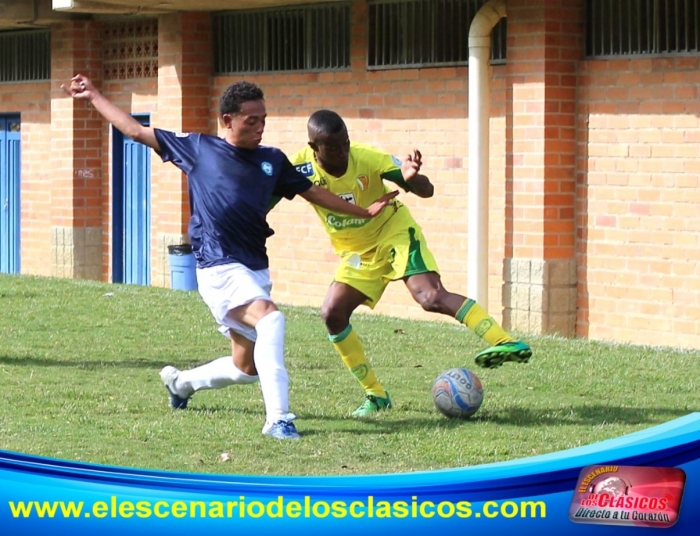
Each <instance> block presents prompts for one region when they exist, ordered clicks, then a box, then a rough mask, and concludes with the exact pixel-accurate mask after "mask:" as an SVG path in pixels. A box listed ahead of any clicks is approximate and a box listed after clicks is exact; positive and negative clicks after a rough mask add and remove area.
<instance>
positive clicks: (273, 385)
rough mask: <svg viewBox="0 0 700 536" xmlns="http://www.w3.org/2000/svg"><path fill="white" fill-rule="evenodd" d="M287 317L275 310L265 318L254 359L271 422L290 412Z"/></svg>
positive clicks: (261, 322)
mask: <svg viewBox="0 0 700 536" xmlns="http://www.w3.org/2000/svg"><path fill="white" fill-rule="evenodd" d="M284 324H285V320H284V315H283V314H282V313H281V312H280V311H274V312H272V313H270V314H268V315H266V316H264V317H262V318H261V319H260V320H259V321H258V324H257V326H255V331H256V332H257V334H258V336H257V339H256V341H255V350H254V351H253V359H254V360H255V368H256V369H258V375H259V377H260V388H261V389H262V394H263V400H264V401H265V413H266V417H267V422H268V423H275V422H277V421H279V420H284V419H285V418H286V416H287V413H288V412H289V375H288V374H287V369H286V368H284Z"/></svg>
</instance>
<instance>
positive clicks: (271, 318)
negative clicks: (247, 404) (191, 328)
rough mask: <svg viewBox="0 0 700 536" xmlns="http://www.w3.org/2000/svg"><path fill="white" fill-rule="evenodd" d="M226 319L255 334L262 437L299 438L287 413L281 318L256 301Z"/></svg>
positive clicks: (273, 309)
mask: <svg viewBox="0 0 700 536" xmlns="http://www.w3.org/2000/svg"><path fill="white" fill-rule="evenodd" d="M265 272H267V270H265ZM268 277H269V276H268ZM268 298H269V296H268ZM227 318H228V319H230V320H232V321H234V322H237V323H239V324H243V325H248V326H253V327H254V328H255V331H256V333H257V338H256V340H255V346H254V348H253V360H254V363H255V367H256V369H257V371H258V377H259V379H260V388H261V390H262V394H263V400H264V402H265V414H266V419H265V426H264V427H263V430H262V432H263V434H266V435H270V436H272V437H274V438H276V439H298V438H299V434H298V432H297V430H296V427H295V425H294V424H293V422H292V421H293V420H294V419H296V416H295V415H294V414H293V413H290V412H289V374H288V373H287V369H286V367H285V363H284V334H285V318H284V315H283V314H282V313H281V312H280V311H279V310H278V309H277V306H276V305H275V304H274V302H272V301H271V300H269V299H257V300H255V301H252V302H250V303H248V304H245V305H242V306H240V307H237V308H235V309H232V310H230V311H229V312H228V314H227Z"/></svg>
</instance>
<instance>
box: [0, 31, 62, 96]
mask: <svg viewBox="0 0 700 536" xmlns="http://www.w3.org/2000/svg"><path fill="white" fill-rule="evenodd" d="M50 78H51V32H50V30H24V31H11V32H0V83H9V82H30V81H39V80H49V79H50Z"/></svg>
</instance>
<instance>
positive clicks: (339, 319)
mask: <svg viewBox="0 0 700 536" xmlns="http://www.w3.org/2000/svg"><path fill="white" fill-rule="evenodd" d="M321 319H322V320H323V323H324V324H325V325H326V327H327V328H329V329H333V328H337V327H338V326H341V325H343V326H344V325H347V322H348V318H347V315H346V314H345V313H344V312H343V311H342V309H340V308H339V307H337V306H336V305H335V304H332V303H324V304H323V306H322V307H321Z"/></svg>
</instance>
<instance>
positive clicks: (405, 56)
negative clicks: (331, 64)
mask: <svg viewBox="0 0 700 536" xmlns="http://www.w3.org/2000/svg"><path fill="white" fill-rule="evenodd" d="M486 1H487V0H370V2H369V43H368V58H367V65H368V67H369V68H370V69H371V68H387V67H402V68H405V67H426V66H447V65H466V64H467V63H468V60H469V26H470V25H471V22H472V20H473V19H474V16H475V15H476V12H477V11H478V10H479V9H480V8H481V6H483V5H484V4H485V3H486ZM506 28H507V26H506V19H505V18H504V19H501V21H500V22H499V23H498V24H497V25H496V27H495V28H494V30H493V32H492V38H491V39H492V40H491V61H492V63H504V62H505V59H506Z"/></svg>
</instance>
